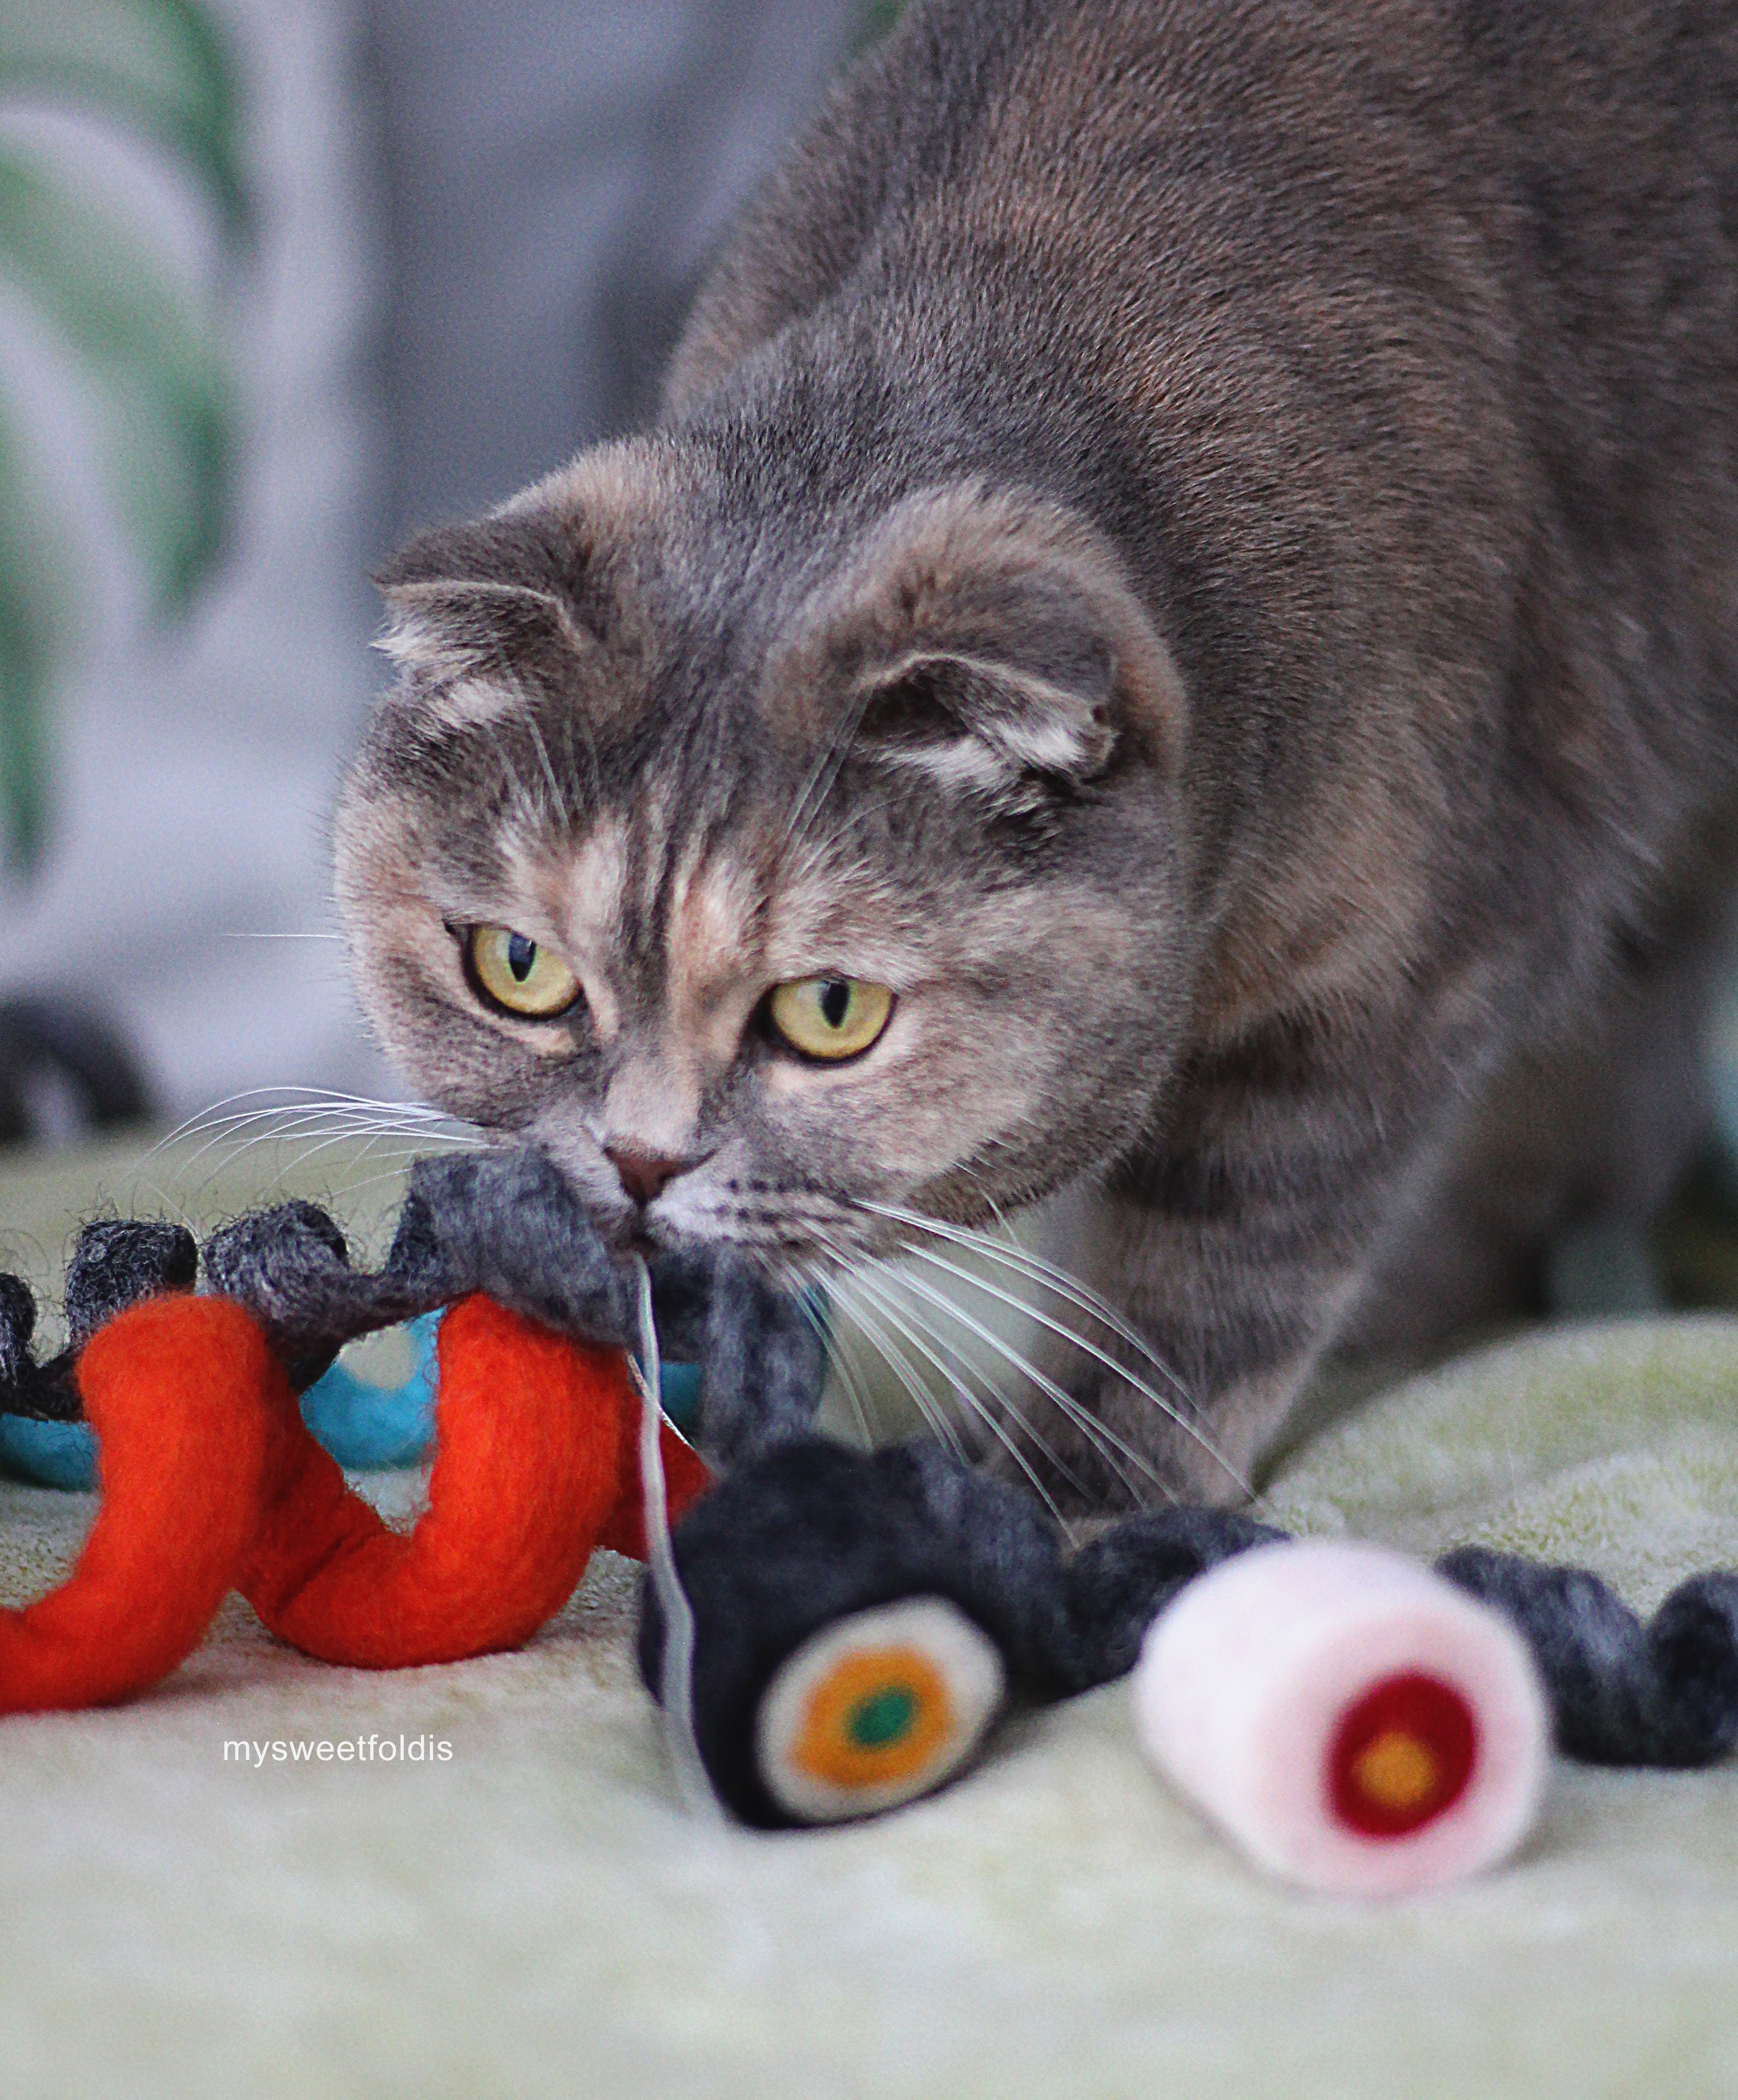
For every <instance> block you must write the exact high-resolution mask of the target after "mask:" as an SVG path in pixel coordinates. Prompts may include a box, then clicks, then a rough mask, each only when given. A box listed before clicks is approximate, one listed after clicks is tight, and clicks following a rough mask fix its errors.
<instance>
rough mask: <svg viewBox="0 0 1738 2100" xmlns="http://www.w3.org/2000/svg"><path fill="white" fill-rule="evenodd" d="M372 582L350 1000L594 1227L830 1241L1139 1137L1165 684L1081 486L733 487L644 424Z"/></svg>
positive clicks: (875, 1237)
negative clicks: (814, 497)
mask: <svg viewBox="0 0 1738 2100" xmlns="http://www.w3.org/2000/svg"><path fill="white" fill-rule="evenodd" d="M382 584H383V588H384V589H385V592H386V598H387V601H388V606H389V611H390V628H389V631H388V633H387V636H386V642H385V645H384V646H386V649H387V650H388V651H389V652H390V655H391V656H392V657H393V659H394V660H395V663H396V664H397V666H398V669H399V680H398V683H397V685H396V686H395V689H394V690H392V691H391V692H390V693H389V694H388V695H387V696H386V698H385V699H383V700H382V703H381V704H380V706H379V708H378V709H377V713H376V715H375V717H374V720H373V723H372V725H371V726H370V729H369V730H368V735H367V738H366V739H365V742H364V746H363V748H362V750H361V752H360V755H359V757H357V759H356V761H355V765H353V767H352V769H351V774H350V776H349V779H348V781H347V783H346V788H345V792H344V795H343V799H342V805H341V808H340V810H339V815H338V822H337V887H338V894H339V898H340V900H341V902H342V909H343V911H344V914H345V916H346V922H347V925H348V929H349V933H350V938H351V947H352V953H353V958H354V964H355V975H356V982H357V984H358V986H359V989H360V995H361V997H362V999H363V1003H364V1006H365V1008H367V1011H368V1013H369V1015H370V1016H371V1017H372V1019H373V1022H374V1024H375V1026H376V1027H377V1030H378V1031H379V1034H380V1035H381V1036H382V1039H383V1040H384V1042H385V1043H386V1047H387V1048H388V1050H389V1052H390V1053H391V1054H392V1055H393V1056H394V1057H395V1059H396V1060H397V1061H398V1062H399V1064H400V1065H402V1067H403V1068H404V1070H405V1071H406V1072H407V1073H408V1074H409V1075H410V1077H411V1078H412V1081H413V1083H415V1084H416V1085H417V1087H419V1088H420V1089H421V1092H423V1093H424V1094H425V1096H427V1097H428V1098H430V1099H431V1100H433V1101H437V1102H439V1104H441V1105H443V1107H445V1108H447V1109H448V1110H451V1111H452V1112H453V1113H454V1114H457V1115H460V1116H462V1117H465V1118H469V1119H470V1120H472V1121H474V1122H475V1123H480V1124H483V1125H485V1126H487V1127H491V1128H494V1129H497V1130H500V1131H502V1132H508V1133H512V1134H514V1135H516V1136H520V1137H523V1138H526V1139H530V1140H534V1141H536V1142H537V1143H539V1144H540V1145H542V1146H544V1147H545V1149H547V1150H548V1151H549V1153H550V1154H552V1155H553V1156H554V1158H555V1159H556V1160H557V1161H558V1162H559V1163H560V1165H561V1166H562V1168H563V1169H564V1171H566V1173H567V1176H568V1177H569V1179H570V1180H571V1182H572V1184H573V1185H574V1186H575V1188H576V1189H577V1190H578V1191H579V1193H580V1194H581V1196H582V1197H583V1198H584V1201H585V1202H586V1203H587V1204H588V1206H589V1208H590V1210H591V1211H592V1213H593V1216H594V1217H595V1218H596V1220H598V1224H600V1225H601V1226H602V1228H603V1229H605V1230H606V1232H607V1233H610V1234H611V1236H612V1237H616V1238H618V1239H620V1240H623V1241H628V1240H633V1241H636V1242H639V1243H642V1244H644V1245H647V1246H653V1247H664V1246H673V1245H680V1244H689V1243H692V1242H697V1241H698V1242H704V1241H717V1240H724V1241H730V1242H737V1243H739V1244H743V1245H747V1246H755V1247H757V1248H760V1249H762V1250H765V1251H766V1252H767V1253H768V1254H769V1255H772V1256H774V1257H775V1258H776V1257H778V1256H779V1255H783V1256H787V1257H789V1258H791V1259H793V1260H805V1259H808V1258H812V1257H815V1256H821V1257H823V1258H824V1257H825V1255H827V1253H828V1252H830V1251H837V1250H839V1249H841V1248H843V1247H845V1246H868V1245H874V1244H883V1243H884V1242H885V1241H886V1240H887V1238H888V1237H889V1232H888V1229H887V1225H886V1222H885V1213H886V1211H887V1209H889V1208H890V1209H893V1210H898V1209H900V1208H906V1207H909V1208H912V1209H916V1210H920V1211H924V1213H926V1214H929V1215H934V1216H940V1217H949V1218H953V1219H955V1220H960V1221H963V1222H974V1221H979V1220H984V1219H986V1218H987V1217H989V1216H990V1215H992V1213H993V1212H994V1211H996V1210H999V1209H1004V1208H1007V1207H1017V1206H1019V1205H1021V1204H1022V1203H1024V1202H1029V1201H1030V1200H1032V1199H1034V1198H1036V1197H1038V1196H1040V1195H1043V1194H1045V1193H1048V1192H1049V1191H1051V1190H1052V1189H1056V1188H1058V1187H1060V1186H1061V1185H1062V1184H1063V1183H1065V1182H1066V1181H1068V1180H1070V1179H1072V1178H1074V1176H1077V1175H1079V1173H1081V1172H1082V1171H1086V1170H1088V1169H1090V1168H1092V1167H1095V1166H1098V1165H1101V1164H1103V1163H1104V1162H1106V1161H1107V1160H1109V1159H1110V1158H1114V1156H1115V1154H1117V1152H1118V1149H1120V1148H1123V1147H1124V1146H1126V1145H1127V1144H1128V1143H1129V1142H1130V1141H1131V1139H1132V1138H1133V1137H1134V1136H1136V1134H1137V1133H1138V1132H1139V1131H1140V1127H1142V1124H1143V1123H1144V1122H1145V1120H1146V1119H1147V1118H1148V1117H1149V1115H1150V1113H1151V1110H1152V1107H1153V1104H1154V1096H1155V1094H1156V1092H1157V1091H1158V1088H1159V1087H1160V1086H1161V1085H1162V1083H1163V1080H1164V1079H1165V1076H1166V1073H1167V1067H1168V1065H1169V1063H1170V1061H1171V1057H1170V1053H1171V1051H1172V1049H1173V1048H1174V1046H1175V1044H1176V1041H1177V1039H1178V1037H1179V1033H1180V1026H1181V1010H1182V1004H1183V1000H1184V982H1185V977H1186V960H1187V958H1186V953H1185V951H1186V948H1187V945H1188V943H1187V940H1186V937H1185V935H1184V931H1183V928H1184V918H1185V913H1184V893H1185V888H1186V883H1185V868H1184V859H1185V851H1184V843H1183V837H1182V832H1181V829H1180V824H1179V822H1178V812H1177V808H1176V801H1177V796H1176V787H1177V781H1178V775H1179V770H1180V765H1181V761H1182V751H1183V744H1184V735H1185V720H1184V704H1183V698H1182V694H1181V691H1180V686H1179V683H1178V680H1177V677H1176V672H1175V669H1174V667H1173V665H1172V664H1171V658H1170V656H1169V655H1168V653H1167V650H1166V648H1165V646H1164V645H1163V644H1162V642H1161V640H1160V639H1159V637H1158V635H1157V633H1155V631H1154V628H1153V625H1152V624H1151V623H1150V621H1149V619H1148V617H1147V615H1145V612H1144V611H1143V610H1142V608H1141V607H1140V603H1139V602H1138V600H1137V598H1136V596H1135V594H1134V593H1133V592H1132V591H1131V589H1130V587H1129V585H1128V583H1127V580H1126V579H1125V577H1124V576H1123V572H1122V570H1121V568H1120V567H1119V564H1118V559H1117V558H1116V556H1115V554H1114V552H1113V551H1112V549H1110V547H1109V545H1108V543H1107V542H1106V541H1105V540H1104V539H1103V538H1102V537H1101V536H1100V535H1099V534H1098V533H1096V532H1095V531H1094V530H1093V529H1092V527H1090V526H1088V525H1087V523H1085V522H1084V521H1083V519H1082V518H1079V517H1078V516H1076V515H1074V514H1072V513H1070V512H1069V511H1067V510H1063V509H1061V508H1060V507H1058V506H1056V505H1053V504H1051V503H1048V502H1047V501H1041V500H1039V499H1036V498H1034V497H1031V496H1026V495H1023V494H1021V492H1017V491H1006V490H999V489H997V488H995V487H992V486H989V485H986V483H984V482H982V481H981V480H978V479H968V480H959V481H954V482H950V483H943V484H942V485H940V486H937V487H927V488H922V489H919V490H917V491H915V492H906V493H904V494H902V495H898V496H891V497H889V498H888V499H887V500H885V501H878V502H876V503H875V504H873V505H868V506H867V509H866V510H865V512H864V514H859V515H855V516H847V515H845V514H841V513H840V511H839V510H834V511H832V512H830V513H828V514H819V513H817V514H811V515H809V516H806V517H805V516H803V515H801V514H797V513H796V512H794V511H789V510H784V509H783V507H782V506H777V505H774V506H770V507H769V508H768V509H767V510H764V511H761V512H760V513H758V514H757V510H756V505H755V501H754V500H753V497H752V493H750V492H745V491H744V490H743V488H742V487H740V486H739V483H737V482H736V481H735V480H734V479H733V476H732V474H731V471H730V461H729V460H728V459H727V458H726V459H722V460H713V461H706V460H704V459H703V458H701V457H699V456H698V455H697V454H695V453H694V452H683V451H682V450H680V449H678V448H677V447H675V446H674V445H673V444H672V443H669V442H668V441H667V440H663V439H644V440H637V441H635V442H634V443H632V444H631V445H627V446H623V447H617V448H610V449H608V450H607V451H603V452H597V453H593V454H590V455H587V456H585V457H583V458H582V459H581V461H580V462H579V464H578V465H576V466H575V467H573V468H571V469H569V470H567V471H565V472H564V473H563V474H560V475H558V476H556V477H554V479H551V480H550V481H549V482H547V483H543V484H541V485H540V487H537V488H536V489H534V490H533V491H532V492H530V493H529V494H528V495H527V496H523V497H521V498H520V499H518V501H516V502H514V504H512V505H509V506H508V507H507V508H506V509H505V510H503V511H501V512H499V513H497V514H495V515H493V516H492V517H491V518H487V519H486V520H484V521H483V522H482V523H478V524H475V525H471V526H463V527H454V528H448V529H443V530H441V531H438V532H434V533H432V534H430V535H429V536H426V537H424V538H423V539H421V540H417V541H416V542H415V543H414V544H412V545H411V546H410V547H409V548H408V549H407V550H406V551H405V552H404V554H401V555H400V556H399V557H398V558H397V559H396V560H395V562H393V563H392V565H391V566H390V568H389V570H388V571H386V575H385V576H384V577H383V579H382Z"/></svg>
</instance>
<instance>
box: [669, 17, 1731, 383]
mask: <svg viewBox="0 0 1738 2100" xmlns="http://www.w3.org/2000/svg"><path fill="white" fill-rule="evenodd" d="M1479 267H1482V268H1483V269H1484V270H1485V271H1488V272H1489V275H1490V276H1491V277H1492V279H1493V280H1494V281H1495V282H1496V283H1497V284H1498V285H1500V286H1501V289H1502V294H1503V296H1504V297H1505V298H1506V299H1508V300H1511V301H1512V302H1513V303H1514V307H1515V314H1516V315H1518V316H1519V319H1518V321H1517V322H1515V325H1519V326H1520V327H1521V328H1523V329H1526V328H1529V327H1533V326H1537V327H1547V328H1548V327H1550V326H1551V325H1553V324H1558V325H1560V326H1561V327H1562V328H1563V329H1566V330H1568V331H1570V332H1579V333H1581V334H1582V335H1583V336H1585V334H1586V331H1587V330H1588V329H1591V330H1592V331H1593V332H1594V333H1596V334H1618V333H1621V332H1622V330H1623V329H1625V328H1626V326H1629V325H1630V324H1634V326H1635V327H1637V328H1639V329H1652V330H1653V331H1654V333H1653V336H1652V342H1651V344H1650V350H1651V354H1652V356H1653V358H1654V360H1655V363H1656V366H1657V364H1658V363H1659V362H1660V360H1661V359H1662V358H1663V359H1666V360H1669V359H1670V356H1671V355H1672V351H1673V344H1674V339H1676V340H1682V339H1683V337H1686V336H1687V335H1688V334H1690V333H1696V332H1698V330H1699V329H1700V327H1701V324H1702V323H1703V322H1706V323H1707V324H1709V328H1710V333H1711V334H1712V336H1713V337H1714V338H1715V339H1717V337H1718V332H1719V330H1720V329H1722V328H1723V325H1724V323H1725V322H1726V321H1727V320H1730V319H1731V318H1733V317H1734V315H1735V313H1738V309H1735V308H1734V306H1733V304H1732V293H1731V283H1732V278H1733V273H1734V269H1735V267H1738V0H919V4H918V5H916V6H915V7H911V8H909V9H908V10H907V11H906V15H905V17H904V19H903V20H902V23H901V24H900V25H899V27H898V29H897V30H896V31H895V32H894V33H893V35H892V36H891V37H889V38H888V39H887V40H886V42H885V43H884V46H882V47H880V49H879V50H878V51H876V52H875V53H873V54H871V57H870V58H869V60H867V62H866V63H865V64H862V66H860V67H859V68H858V71H857V73H855V74H854V77H852V78H851V79H850V80H849V82H846V83H845V86H843V88H842V89H841V90H840V92H839V93H838V94H837V95H836V97H835V98H834V99H833V101H832V104H830V106H829V107H828V108H827V109H826V110H825V111H824V112H823V114H822V116H821V117H820V118H819V119H818V121H817V122H816V124H815V125H814V127H813V129H812V130H811V132H810V134H809V136H808V137H807V138H806V139H805V140H804V141H803V142H802V143H801V144H800V146H799V147H798V148H797V150H796V152H794V153H793V154H792V156H791V157H790V158H789V159H788V160H787V163H786V164H785V165H784V166H783V169H782V170H780V171H779V174H778V175H777V176H776V177H775V179H774V181H773V182H772V183H770V185H769V187H768V188H767V190H766V192H765V194H764V195H763V196H762V198H761V201H760V202H759V204H758V205H757V207H756V208H755V209H754V210H752V211H751V212H750V214H748V217H747V218H746V219H745V221H744V223H743V225H742V227H741V228H740V229H739V233H738V235H737V236H736V238H735V240H734V241H733V242H732V244H731V245H730V249H728V251H727V252H726V255H725V256H724V258H722V259H721V263H720V265H719V267H718V269H717V272H716V274H715V276H714V277H713V279H712V283H711V284H710V285H709V286H708V289H707V291H706V293H705V294H704V296H703V298H702V300H701V302H700V303H699V307H698V308H697V310H696V312H695V317H694V320H693V324H692V325H691V327H690V330H689V333H688V336H687V338H686V342H685V344H684V346H683V347H682V351H681V352H680V353H679V354H678V357H677V362H676V364H675V367H674V368H673V374H672V379H671V398H672V399H673V401H674V402H676V403H678V404H680V403H682V402H683V401H685V400H687V399H692V398H694V397H695V395H697V394H699V392H701V391H704V389H705V388H706V387H707V386H708V385H710V384H712V383H713V382H716V380H717V378H718V377H720V376H721V373H723V372H724V371H726V370H727V369H728V368H729V367H730V364H733V363H734V361H735V360H737V359H739V357H740V356H741V355H743V352H744V351H746V350H748V349H752V347H753V346H755V345H757V343H759V342H763V341H765V339H767V338H768V337H770V336H772V335H774V334H775V333H777V332H778V330H779V329H780V328H782V327H783V326H784V325H786V324H787V323H789V322H790V321H792V320H797V319H800V318H801V317H802V316H803V315H806V314H809V313H812V312H814V311H816V310H817V309H818V308H822V307H828V306H833V307H836V306H838V305H839V304H840V303H841V302H845V303H849V302H850V301H851V300H852V299H853V298H857V297H867V298H871V299H881V300H886V299H888V298H889V297H897V296H898V294H899V293H901V292H902V291H903V292H904V293H906V294H907V295H908V296H912V297H917V298H922V297H923V296H924V295H925V294H926V293H927V294H929V296H930V298H931V303H932V305H933V307H935V309H936V311H937V315H939V314H940V313H941V312H942V311H943V310H944V309H945V306H946V300H945V298H942V299H937V298H935V297H934V294H935V293H936V292H937V288H938V287H939V286H942V285H945V283H946V280H947V279H948V278H950V277H954V278H958V279H975V280H977V282H979V283H980V284H985V283H989V284H993V285H995V287H996V289H997V290H998V291H999V293H1000V294H1002V295H1003V297H1004V299H1005V300H1006V301H1007V302H1008V305H1009V306H1013V305H1016V304H1017V303H1018V302H1021V301H1023V302H1024V303H1025V304H1026V306H1027V307H1030V308H1033V309H1034V310H1037V311H1043V312H1045V313H1046V314H1047V315H1053V314H1056V313H1060V314H1063V315H1079V314H1080V313H1081V312H1083V311H1094V310H1096V311H1097V312H1098V313H1099V314H1100V315H1104V316H1106V317H1109V319H1110V320H1113V321H1114V320H1117V319H1118V318H1119V319H1120V320H1121V321H1122V323H1123V325H1124V326H1125V327H1126V328H1127V329H1138V328H1140V327H1141V326H1143V325H1149V324H1151V322H1152V321H1153V320H1154V319H1155V318H1158V316H1160V315H1162V313H1163V312H1164V311H1166V310H1167V308H1168V309H1170V310H1172V311H1179V312H1180V311H1185V310H1187V311H1193V312H1197V313H1198V312H1199V311H1202V310H1203V308H1205V307H1207V306H1209V305H1213V306H1217V307H1220V308H1222V309H1225V308H1233V307H1237V306H1239V305H1242V306H1245V307H1248V306H1251V305H1253V304H1254V302H1256V301H1258V300H1259V299H1260V298H1262V297H1263V296H1264V294H1268V295H1276V296H1281V297H1285V296H1286V295H1288V294H1289V295H1290V296H1292V297H1295V296H1296V295H1297V294H1298V293H1299V292H1300V291H1301V292H1303V293H1305V294H1306V295H1307V294H1308V292H1309V291H1310V290H1311V289H1316V288H1319V289H1321V292H1322V293H1324V295H1326V296H1331V295H1332V294H1333V293H1334V292H1335V291H1336V290H1338V291H1348V290H1352V291H1355V290H1356V289H1358V288H1359V287H1361V286H1372V285H1374V286H1378V287H1379V286H1382V285H1392V286H1393V287H1395V288H1396V289H1399V290H1400V291H1401V292H1402V293H1405V291H1406V290H1407V289H1409V288H1411V287H1413V286H1415V285H1426V286H1427V287H1428V286H1431V285H1435V286H1436V287H1440V285H1442V284H1443V283H1444V282H1445V280H1449V279H1451V278H1453V277H1454V276H1456V274H1457V273H1460V274H1461V275H1462V276H1466V275H1468V274H1470V273H1472V272H1474V271H1476V269H1478V268H1479ZM1005 318H1008V314H1007V313H1006V311H1004V319H1005ZM1727 333H1738V331H1727ZM1707 361H1708V360H1706V359H1705V360H1704V362H1705V363H1706V362H1707ZM1722 362H1723V363H1724V365H1725V376H1726V377H1728V378H1729V377H1731V360H1729V359H1728V360H1724V361H1722V360H1719V359H1718V355H1715V356H1714V363H1715V364H1720V363H1722Z"/></svg>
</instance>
